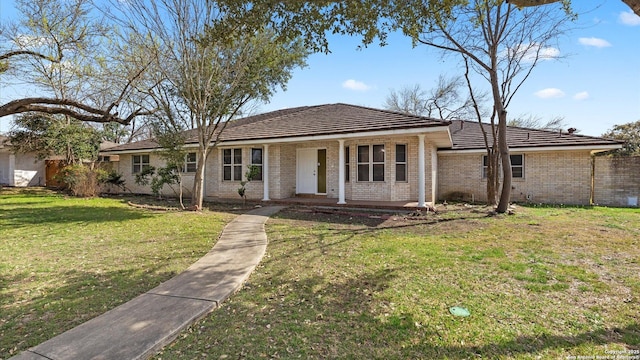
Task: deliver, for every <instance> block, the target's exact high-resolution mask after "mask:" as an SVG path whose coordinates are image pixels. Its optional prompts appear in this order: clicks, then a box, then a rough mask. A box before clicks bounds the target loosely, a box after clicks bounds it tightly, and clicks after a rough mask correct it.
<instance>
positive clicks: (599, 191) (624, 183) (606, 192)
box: [594, 156, 640, 206]
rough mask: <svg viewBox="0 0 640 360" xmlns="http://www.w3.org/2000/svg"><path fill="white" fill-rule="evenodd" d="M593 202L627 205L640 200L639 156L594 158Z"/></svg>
mask: <svg viewBox="0 0 640 360" xmlns="http://www.w3.org/2000/svg"><path fill="white" fill-rule="evenodd" d="M594 185H595V186H594V203H596V204H599V205H607V206H629V200H630V199H629V198H631V200H632V201H633V200H634V199H635V201H636V202H637V201H640V156H632V157H610V156H597V157H596V158H595V178H594Z"/></svg>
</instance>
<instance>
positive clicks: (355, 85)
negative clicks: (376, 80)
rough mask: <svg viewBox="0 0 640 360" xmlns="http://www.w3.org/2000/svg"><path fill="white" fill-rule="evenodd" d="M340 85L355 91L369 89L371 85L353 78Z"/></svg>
mask: <svg viewBox="0 0 640 360" xmlns="http://www.w3.org/2000/svg"><path fill="white" fill-rule="evenodd" d="M342 87H343V88H345V89H349V90H355V91H367V90H371V86H369V85H367V84H365V83H363V82H362V81H357V80H353V79H349V80H347V81H345V82H343V83H342Z"/></svg>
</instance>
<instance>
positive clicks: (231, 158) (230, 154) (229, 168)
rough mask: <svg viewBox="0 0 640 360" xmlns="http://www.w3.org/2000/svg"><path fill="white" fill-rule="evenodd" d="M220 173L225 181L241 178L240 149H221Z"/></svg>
mask: <svg viewBox="0 0 640 360" xmlns="http://www.w3.org/2000/svg"><path fill="white" fill-rule="evenodd" d="M222 174H223V175H222V176H223V178H222V179H223V180H225V181H241V180H242V149H224V150H222Z"/></svg>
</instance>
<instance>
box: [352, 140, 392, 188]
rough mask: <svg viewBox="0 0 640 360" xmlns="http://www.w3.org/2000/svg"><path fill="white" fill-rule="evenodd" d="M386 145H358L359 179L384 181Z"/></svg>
mask: <svg viewBox="0 0 640 360" xmlns="http://www.w3.org/2000/svg"><path fill="white" fill-rule="evenodd" d="M384 158H385V156H384V145H358V181H384Z"/></svg>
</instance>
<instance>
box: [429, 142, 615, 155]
mask: <svg viewBox="0 0 640 360" xmlns="http://www.w3.org/2000/svg"><path fill="white" fill-rule="evenodd" d="M620 148H622V144H615V145H614V144H611V145H572V146H536V147H523V148H520V147H518V148H511V147H510V148H509V151H510V152H512V153H523V152H540V151H577V150H589V151H591V152H593V153H596V152H602V151H608V150H615V149H620ZM486 152H487V150H486V149H465V150H453V149H442V150H438V154H485V153H486Z"/></svg>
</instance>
